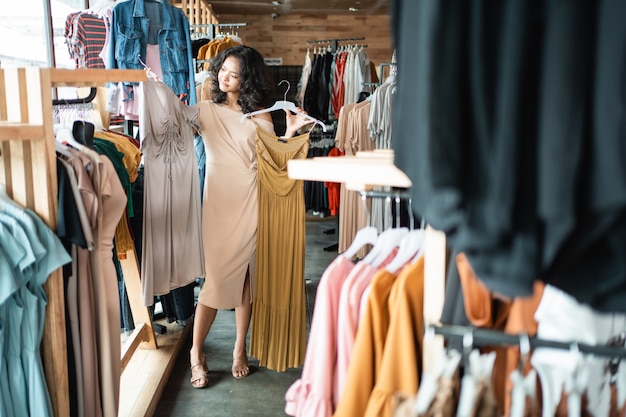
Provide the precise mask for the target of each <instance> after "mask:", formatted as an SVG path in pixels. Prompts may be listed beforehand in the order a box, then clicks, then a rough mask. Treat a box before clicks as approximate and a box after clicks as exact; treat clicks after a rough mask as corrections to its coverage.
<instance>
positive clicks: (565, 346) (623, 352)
mask: <svg viewBox="0 0 626 417" xmlns="http://www.w3.org/2000/svg"><path fill="white" fill-rule="evenodd" d="M429 331H430V332H434V333H435V334H438V335H442V336H444V337H445V338H447V339H454V340H455V341H463V340H464V338H465V340H467V338H469V339H470V340H471V344H472V345H474V346H487V345H489V346H516V345H519V344H520V343H523V341H524V340H527V342H528V343H529V345H530V347H531V348H552V349H562V350H578V351H579V352H581V353H586V354H591V355H597V356H603V357H608V358H626V348H624V347H614V346H602V345H588V344H585V343H579V342H576V341H571V342H560V341H555V340H547V339H540V338H537V337H531V336H527V335H524V334H518V335H514V334H507V333H503V332H501V331H498V330H492V329H481V328H476V327H471V326H457V325H431V326H430V327H429V328H428V329H427V330H426V333H427V334H428V332H429Z"/></svg>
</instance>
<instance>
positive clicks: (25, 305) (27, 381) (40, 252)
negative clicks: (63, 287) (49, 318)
mask: <svg viewBox="0 0 626 417" xmlns="http://www.w3.org/2000/svg"><path fill="white" fill-rule="evenodd" d="M0 224H2V225H4V226H5V228H4V232H5V233H4V235H3V239H2V248H3V249H4V250H5V251H6V248H7V243H8V242H9V239H6V240H5V239H4V237H8V234H7V233H6V232H7V231H9V232H10V234H11V235H12V237H13V242H12V243H13V244H14V245H16V246H18V245H19V246H20V247H21V248H22V249H23V251H22V252H21V253H20V252H19V251H15V250H13V253H14V254H16V255H17V256H18V257H16V258H14V259H12V260H9V261H8V262H7V264H8V265H11V264H13V265H14V273H15V276H16V277H17V281H18V287H19V288H18V289H17V291H15V292H14V293H13V294H12V295H11V296H10V297H9V298H7V299H6V301H5V303H4V304H3V307H4V309H5V311H6V312H7V314H6V320H5V321H4V324H5V327H4V328H3V338H4V339H5V349H4V353H5V358H6V359H5V360H6V372H7V375H8V381H9V384H8V392H9V393H10V397H11V407H12V413H13V415H16V416H21V415H24V416H28V415H33V416H34V415H37V416H53V412H52V406H51V401H50V395H49V392H48V387H47V385H46V380H45V375H44V372H43V364H42V362H41V354H40V348H39V346H40V344H41V338H42V336H43V328H44V320H45V306H46V303H47V296H46V294H45V291H44V289H43V284H44V283H45V282H46V280H47V279H48V276H49V275H50V273H51V272H52V271H54V270H56V269H57V268H59V267H61V266H62V265H64V264H66V263H68V262H70V261H71V258H70V256H69V254H68V253H67V251H66V250H65V249H64V248H63V246H62V244H61V241H60V240H59V238H58V237H57V236H56V235H55V234H54V233H53V232H52V231H51V230H50V229H49V228H48V227H47V226H46V224H45V223H44V222H43V221H42V220H41V219H40V218H39V217H38V216H37V215H36V214H35V213H34V212H32V211H31V210H28V209H23V208H21V207H19V206H18V205H13V204H10V203H8V202H4V201H3V204H2V208H1V209H0ZM0 230H2V228H0ZM24 253H26V254H27V255H26V256H24V255H23V254H24ZM15 266H17V268H15ZM4 391H6V390H3V392H4ZM3 395H4V394H3Z"/></svg>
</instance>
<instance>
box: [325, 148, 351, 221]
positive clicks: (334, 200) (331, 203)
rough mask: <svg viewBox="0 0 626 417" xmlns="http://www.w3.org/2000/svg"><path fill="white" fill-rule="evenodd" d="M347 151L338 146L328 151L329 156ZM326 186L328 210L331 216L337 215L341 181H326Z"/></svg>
mask: <svg viewBox="0 0 626 417" xmlns="http://www.w3.org/2000/svg"><path fill="white" fill-rule="evenodd" d="M345 154H346V153H345V152H344V151H340V150H339V149H338V148H332V149H331V150H330V152H328V156H344V155H345ZM324 186H325V187H326V193H327V194H328V210H329V211H330V215H331V216H335V215H336V214H337V212H338V211H339V193H340V190H341V183H339V182H324Z"/></svg>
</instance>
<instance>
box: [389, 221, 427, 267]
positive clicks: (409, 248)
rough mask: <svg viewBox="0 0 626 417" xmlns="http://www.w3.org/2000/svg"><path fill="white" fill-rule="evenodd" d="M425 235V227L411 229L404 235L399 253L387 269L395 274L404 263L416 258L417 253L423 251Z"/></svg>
mask: <svg viewBox="0 0 626 417" xmlns="http://www.w3.org/2000/svg"><path fill="white" fill-rule="evenodd" d="M425 236H426V230H424V229H415V230H411V231H410V232H408V233H407V234H406V235H404V236H403V237H402V240H401V241H400V245H399V247H398V253H397V254H396V256H394V258H393V260H392V261H391V262H389V264H388V265H387V266H385V269H386V270H387V271H389V272H391V273H394V274H395V273H397V272H398V271H399V270H400V269H402V268H403V267H404V265H406V264H408V263H410V262H411V261H412V260H413V259H415V257H416V256H417V254H418V253H419V252H421V251H422V247H423V246H424V237H425Z"/></svg>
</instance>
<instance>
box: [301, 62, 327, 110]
mask: <svg viewBox="0 0 626 417" xmlns="http://www.w3.org/2000/svg"><path fill="white" fill-rule="evenodd" d="M323 60H324V59H323V57H322V56H321V55H319V54H314V55H313V60H312V61H311V72H310V73H309V79H308V81H307V83H306V89H305V90H304V103H303V107H302V108H303V109H304V110H305V111H306V112H307V113H308V114H309V116H311V117H315V118H316V119H318V120H322V119H323V117H322V110H321V109H320V107H319V102H318V100H317V95H318V94H319V85H320V81H319V80H320V77H321V73H322V71H321V68H322V67H323Z"/></svg>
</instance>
